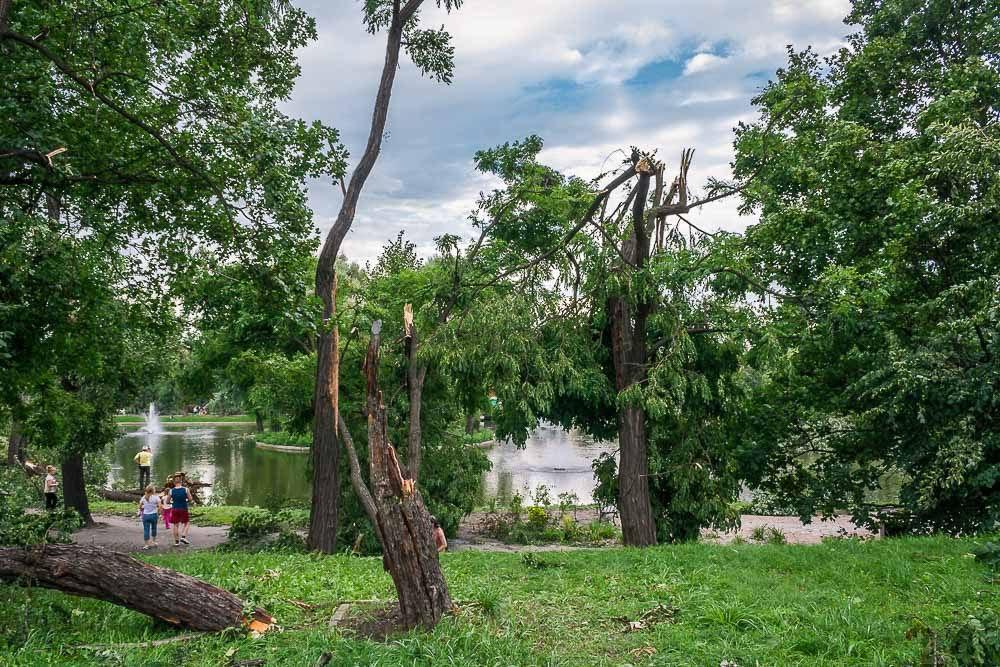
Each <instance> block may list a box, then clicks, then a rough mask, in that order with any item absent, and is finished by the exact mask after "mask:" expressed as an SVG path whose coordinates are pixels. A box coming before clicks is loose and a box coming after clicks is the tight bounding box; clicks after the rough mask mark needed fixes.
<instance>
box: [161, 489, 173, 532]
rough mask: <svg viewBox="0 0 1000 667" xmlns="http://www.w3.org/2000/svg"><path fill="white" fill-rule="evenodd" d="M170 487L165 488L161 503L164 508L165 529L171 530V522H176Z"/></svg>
mask: <svg viewBox="0 0 1000 667" xmlns="http://www.w3.org/2000/svg"><path fill="white" fill-rule="evenodd" d="M170 490H171V487H170V485H167V486H165V487H163V492H162V493H161V494H160V503H161V507H162V508H163V527H164V528H166V529H167V530H170V522H171V521H173V520H174V516H173V511H174V501H173V499H172V498H171V497H170Z"/></svg>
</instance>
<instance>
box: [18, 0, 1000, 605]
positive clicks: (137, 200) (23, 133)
mask: <svg viewBox="0 0 1000 667" xmlns="http://www.w3.org/2000/svg"><path fill="white" fill-rule="evenodd" d="M421 4H422V0H409V1H408V2H404V3H400V2H395V3H394V2H388V1H382V0H375V1H373V2H368V3H365V5H364V9H363V20H364V21H365V23H366V25H367V26H368V27H369V29H370V30H371V32H373V33H380V34H383V35H384V36H385V39H386V44H387V49H386V59H385V63H384V67H383V69H382V74H381V78H380V82H379V89H378V93H377V97H376V101H375V108H374V114H373V118H372V126H371V133H370V136H369V140H368V143H367V145H366V146H365V150H364V152H363V154H362V155H361V156H359V157H358V158H357V159H356V160H355V159H351V160H350V161H349V159H348V155H347V153H346V151H345V149H344V148H343V146H342V145H341V144H340V143H339V139H338V135H337V133H336V131H335V130H333V129H332V128H328V127H325V126H323V125H322V124H320V123H305V122H303V121H299V120H296V119H293V118H289V117H287V116H285V115H284V114H282V113H281V112H280V110H279V109H278V108H277V101H278V100H280V99H283V98H284V97H287V96H288V95H289V94H290V92H291V89H292V85H293V83H294V79H295V75H296V74H297V65H296V62H295V59H294V56H293V55H291V54H293V53H294V51H295V49H296V48H298V47H300V46H303V45H305V44H307V43H309V42H310V41H312V40H314V39H315V38H316V28H315V22H314V21H313V20H312V19H311V18H310V17H308V16H307V15H305V14H304V13H303V12H301V11H300V10H298V9H295V8H292V7H290V6H288V5H286V4H285V3H273V4H271V3H261V4H260V5H259V6H256V8H255V9H254V10H253V11H248V10H246V8H245V7H243V6H242V4H241V3H235V2H227V1H223V2H219V3H213V4H212V5H211V6H208V5H207V4H202V3H195V4H194V5H184V6H181V7H173V6H171V7H169V8H168V7H166V6H165V5H161V4H151V5H148V6H147V5H143V6H141V7H136V8H133V10H132V11H131V12H129V13H128V14H127V15H123V14H121V13H116V12H114V11H112V10H111V9H107V8H104V6H103V5H99V6H94V7H91V8H82V7H80V6H77V4H75V3H65V4H59V5H51V4H48V3H31V2H28V3H13V4H12V3H9V2H3V1H2V0H0V50H2V52H3V53H4V54H5V57H4V58H0V82H2V83H0V90H2V95H0V105H2V106H3V108H2V109H0V114H3V115H4V117H9V118H16V119H17V120H16V122H12V123H10V124H7V125H4V126H2V127H0V218H2V220H3V224H2V225H0V295H2V297H3V299H2V301H0V303H2V306H0V416H2V419H3V422H4V424H5V425H6V430H7V432H8V436H9V437H8V463H10V464H12V466H11V468H10V469H9V470H7V471H5V473H4V475H5V477H4V483H5V485H6V486H7V487H8V490H7V492H6V493H5V494H0V512H2V514H3V516H2V517H0V518H5V519H6V518H8V517H9V518H10V519H11V521H10V522H6V523H5V522H0V525H6V526H7V528H0V537H2V538H3V541H4V543H6V544H13V543H25V542H31V541H32V540H39V539H44V535H45V534H46V531H45V530H44V528H45V526H40V524H39V522H44V521H47V520H48V519H47V518H43V517H39V516H31V515H24V514H23V512H21V508H22V507H23V503H24V502H26V500H25V498H26V497H27V496H26V495H25V494H24V493H22V492H21V491H19V490H16V489H15V486H16V485H17V484H19V483H22V482H19V481H18V480H19V479H20V478H18V477H17V475H18V474H21V470H20V465H19V464H20V463H21V462H23V461H24V460H25V456H26V452H29V451H30V452H31V453H32V455H33V456H34V457H35V459H39V458H44V459H45V460H46V461H51V462H58V463H59V464H60V465H61V466H62V478H63V480H64V491H65V497H66V502H67V504H68V506H70V507H72V508H74V509H76V510H77V511H78V513H79V514H80V515H82V516H83V517H84V518H85V519H89V511H88V508H87V496H86V489H85V486H86V482H87V476H88V475H91V476H92V481H94V480H98V479H100V475H101V472H102V470H101V467H100V465H99V463H98V459H99V452H100V451H101V449H102V448H103V447H105V446H106V445H107V443H108V442H110V441H111V440H112V439H113V437H114V434H115V429H114V424H113V420H112V416H113V413H114V411H115V410H116V409H117V407H119V406H121V405H125V404H128V403H134V402H136V401H140V400H141V401H145V400H146V399H148V398H150V396H149V391H150V387H159V388H160V389H158V390H157V391H159V392H160V394H161V395H160V398H161V399H162V398H163V397H169V395H171V394H172V395H174V396H175V398H176V400H188V399H189V398H198V399H205V398H208V397H209V396H211V395H218V396H220V397H228V398H227V400H229V401H231V402H233V403H235V404H239V405H240V406H242V407H244V408H245V409H247V410H249V411H252V412H253V413H254V414H256V415H258V416H259V421H260V424H261V425H262V426H265V425H269V424H270V423H277V424H280V425H281V427H282V428H284V429H285V430H290V431H293V432H306V431H308V430H311V431H312V433H313V448H312V485H313V493H312V508H311V519H310V521H311V523H310V529H309V544H310V546H311V547H312V548H314V549H316V550H318V551H322V552H326V553H332V552H334V551H335V550H336V548H337V544H338V543H340V544H346V543H352V544H353V543H355V542H356V541H357V540H358V539H359V537H360V538H361V539H368V540H371V541H372V543H373V546H377V544H375V543H376V542H377V543H380V544H381V545H382V547H383V551H384V552H385V553H386V566H387V568H388V569H390V571H391V572H392V574H393V578H394V581H395V582H396V584H397V590H399V591H400V600H403V599H404V598H405V599H407V600H408V601H409V602H407V608H408V609H409V610H410V612H409V615H408V616H407V624H409V625H414V624H417V623H425V624H433V623H434V622H436V620H437V619H438V618H439V617H440V614H441V613H443V612H444V611H445V610H446V608H447V607H448V606H449V605H450V602H449V600H450V598H449V597H448V595H447V588H446V586H445V584H444V580H443V577H442V578H441V580H440V583H439V584H438V583H435V584H434V586H432V587H431V588H433V590H431V589H429V588H425V589H422V590H416V589H415V588H412V587H413V586H416V583H415V582H413V581H410V579H412V577H409V576H407V575H406V573H407V572H409V573H412V572H415V571H417V570H421V568H425V569H424V570H423V571H434V570H436V568H437V565H436V560H437V556H436V552H435V551H434V550H433V549H432V548H431V549H428V548H427V544H426V543H425V542H426V539H425V537H429V535H430V533H429V531H426V532H427V535H426V536H425V535H424V532H425V531H422V530H413V526H415V525H421V526H422V525H423V524H424V523H426V518H427V509H426V508H425V507H424V502H425V501H426V503H427V506H428V507H429V508H430V509H431V510H432V511H434V513H435V514H436V515H437V516H438V517H440V518H441V519H442V523H443V524H444V525H445V527H446V529H448V528H450V527H453V526H454V525H455V524H457V521H458V519H459V518H460V517H461V516H462V514H463V513H465V512H468V511H469V510H470V509H471V503H472V502H473V498H474V494H475V490H476V487H477V485H478V479H479V474H480V473H481V471H482V470H483V468H484V466H485V465H486V463H485V459H484V457H483V456H482V454H481V452H479V451H478V450H476V449H475V448H468V447H464V446H463V445H462V438H461V431H462V425H463V424H464V423H465V421H466V417H467V416H468V415H470V414H475V413H477V412H479V411H482V410H492V416H493V419H494V421H495V423H496V426H497V436H498V437H499V438H511V439H513V440H514V441H515V442H523V441H524V440H525V438H526V437H527V434H528V433H529V431H530V430H531V429H532V428H533V427H534V426H535V424H537V423H538V421H539V420H540V419H546V420H549V421H551V422H554V423H557V424H560V425H562V426H564V427H567V428H578V429H581V430H583V431H585V432H587V433H589V434H591V435H593V436H595V437H598V438H605V439H617V441H618V443H619V456H618V458H617V460H616V459H615V458H613V457H604V458H602V459H601V460H599V461H597V462H595V474H596V475H597V477H598V480H599V486H598V490H597V494H598V495H600V496H601V499H602V500H605V501H613V502H614V503H615V504H616V505H617V506H618V509H619V512H620V516H621V521H622V529H623V539H624V541H625V543H626V544H630V545H635V546H648V545H653V544H656V543H660V542H674V541H684V540H691V539H696V538H697V536H698V533H699V530H700V529H701V528H703V527H706V526H713V527H716V528H727V527H730V526H732V525H733V524H734V523H735V522H736V521H738V519H739V517H738V515H737V514H736V510H735V509H734V505H733V502H732V501H733V500H734V499H735V498H736V496H737V495H738V493H739V490H740V489H741V487H743V486H749V487H751V488H760V489H763V490H766V491H768V492H769V493H773V494H776V496H777V497H779V498H781V499H782V500H783V501H784V502H785V503H787V504H789V505H791V506H792V507H794V509H795V510H796V511H797V512H798V513H799V514H801V515H802V516H803V517H810V516H813V515H816V514H833V513H837V512H844V511H847V512H850V513H852V514H853V515H854V516H855V517H856V519H857V520H858V521H859V522H861V523H863V524H867V525H869V526H873V527H874V526H885V527H886V529H887V531H888V532H890V533H922V532H946V533H952V534H958V533H970V532H978V531H984V530H992V529H994V528H995V526H996V522H997V512H998V503H997V501H998V493H1000V487H998V485H997V481H996V480H997V479H998V476H1000V468H998V465H1000V442H998V437H1000V436H998V435H997V434H998V433H1000V429H998V424H997V420H998V416H997V415H998V401H1000V398H998V396H1000V392H998V391H997V389H998V386H997V385H998V382H1000V368H998V361H997V360H998V353H1000V343H998V337H1000V236H998V235H1000V226H998V225H997V224H996V221H997V216H998V204H1000V187H998V183H997V173H998V169H997V168H998V166H1000V129H998V113H1000V71H998V68H997V62H998V56H1000V43H998V37H997V32H996V31H995V30H992V29H988V28H991V27H992V26H995V25H996V23H997V21H998V17H997V15H996V11H995V8H993V7H991V6H989V5H988V4H982V3H969V4H967V5H963V6H961V7H958V8H956V7H954V6H952V4H953V3H950V2H947V1H945V0H933V1H932V2H929V3H924V4H923V5H922V6H921V7H919V8H917V7H914V6H913V5H912V3H907V2H904V1H903V0H893V1H890V2H882V3H870V2H865V1H862V0H857V1H856V2H854V3H853V7H852V10H851V13H850V15H849V16H848V23H849V24H850V25H851V26H852V29H853V30H854V32H853V33H852V35H851V37H850V38H849V40H848V45H847V46H846V47H845V48H843V49H842V50H841V51H839V52H838V53H837V54H834V55H833V56H831V57H829V58H827V59H821V58H819V57H818V56H817V55H816V54H814V53H813V52H812V51H810V50H809V49H806V50H801V51H799V50H794V49H789V54H788V63H787V65H786V66H785V67H783V68H782V69H780V70H779V71H778V72H776V73H775V75H774V77H773V78H772V80H771V81H770V82H769V83H768V85H767V86H765V88H764V89H763V90H762V91H761V92H760V94H759V95H758V96H757V97H756V98H754V100H753V106H754V110H755V111H756V112H757V114H758V116H759V119H758V120H757V121H755V122H752V123H742V124H740V125H739V126H738V127H737V128H735V139H734V146H735V159H734V162H733V180H732V181H721V180H720V181H711V182H709V183H708V184H707V187H705V188H704V190H701V189H700V187H699V184H693V183H690V182H689V179H688V170H689V167H690V165H691V163H692V161H693V160H695V159H697V152H696V151H695V150H692V149H690V148H687V147H654V146H639V147H634V148H632V149H631V150H630V151H628V152H627V153H626V154H625V158H624V159H623V160H622V161H621V163H620V164H618V165H613V166H612V168H611V169H610V170H609V171H608V172H607V173H605V174H602V175H600V176H599V177H598V178H596V179H594V180H584V179H581V178H578V177H575V176H573V175H570V174H563V173H560V172H558V171H557V170H555V169H553V168H551V167H549V166H547V165H545V164H543V163H542V162H541V161H540V159H539V155H540V152H541V149H542V146H543V142H542V140H541V139H540V138H539V137H536V136H529V137H527V138H524V139H521V140H517V141H512V142H509V143H507V144H504V145H502V146H499V147H496V148H493V149H488V150H483V151H480V152H478V153H477V154H476V155H475V164H476V167H477V168H478V169H479V170H480V171H481V172H483V173H484V174H488V175H490V176H492V177H494V178H495V179H496V180H498V181H499V183H500V185H499V186H498V187H497V188H495V189H493V190H491V191H489V192H484V193H482V195H481V197H480V199H479V202H478V204H477V205H476V206H475V208H474V210H473V212H472V215H471V220H472V222H473V225H474V227H475V230H476V234H475V237H474V238H473V239H471V240H466V239H461V238H458V237H456V236H452V235H447V234H446V235H442V236H441V237H439V238H438V239H437V248H436V252H435V254H434V256H433V257H431V258H429V259H426V260H421V259H420V258H418V257H417V255H416V252H415V248H414V246H413V244H411V243H409V242H408V241H407V240H406V238H405V236H404V235H403V233H400V236H399V237H397V238H396V239H395V240H392V241H390V242H389V243H388V244H387V245H386V246H385V248H384V249H383V253H382V255H381V257H380V258H379V260H378V261H377V262H376V263H375V265H374V266H371V267H365V268H364V269H362V268H360V267H358V266H356V265H352V264H350V263H349V261H348V260H347V259H346V258H343V257H342V256H341V252H340V244H341V242H342V241H343V238H344V236H345V235H346V233H347V232H348V231H349V230H350V229H351V227H352V225H353V222H354V214H355V212H356V210H357V207H358V206H359V205H362V204H359V198H360V195H361V193H362V191H363V188H364V185H365V182H366V180H367V178H368V176H369V174H370V173H371V171H372V169H373V168H375V165H376V160H377V157H378V155H379V153H380V149H381V141H382V138H383V136H384V133H385V124H386V119H387V114H388V112H389V107H390V98H391V93H392V89H393V82H394V77H395V73H396V71H397V69H398V64H399V59H400V54H401V52H403V53H405V54H406V55H408V56H409V57H410V59H411V60H412V61H413V62H414V63H415V64H416V66H417V67H418V68H419V69H420V70H421V71H422V72H423V73H424V74H426V75H428V76H430V77H432V78H434V79H437V80H439V81H442V82H445V83H447V82H448V81H450V79H451V77H452V70H453V65H454V51H453V49H452V47H451V46H450V35H448V33H447V32H446V31H445V30H444V29H443V28H442V29H428V28H425V27H422V26H421V24H420V20H419V15H418V13H417V10H418V9H419V8H420V6H421ZM438 4H444V5H445V6H446V7H447V9H449V10H453V9H459V7H460V5H461V3H460V2H456V1H454V0H444V2H439V3H438ZM178 12H181V13H182V14H183V16H178V15H177V13H178ZM181 19H183V20H181ZM233 27H239V28H240V30H239V31H238V32H239V35H240V37H239V39H235V40H234V39H231V38H230V35H231V29H232V28H233ZM98 29H99V30H98ZM95 31H99V32H100V34H101V35H102V38H101V39H100V40H95V38H94V37H93V35H94V34H95ZM137 45H142V46H143V47H144V48H137ZM647 113H653V112H652V111H648V112H647ZM348 164H351V165H352V167H353V170H352V172H351V175H350V177H348V176H347V171H348ZM309 178H326V179H332V180H334V181H339V182H340V183H341V185H342V188H343V194H344V202H343V207H342V210H341V211H340V214H339V215H338V217H337V220H336V222H335V223H334V225H333V227H332V229H331V231H330V233H329V234H328V236H327V237H326V238H325V239H324V242H323V244H322V246H321V249H320V253H319V255H318V257H317V256H316V254H315V253H316V251H317V246H316V238H315V232H314V230H313V223H312V217H311V212H310V211H309V208H308V206H307V200H306V181H307V179H309ZM723 198H730V199H734V200H736V201H738V202H739V205H740V208H741V212H742V213H745V214H747V215H748V216H754V217H748V218H747V221H748V222H749V223H750V224H749V225H748V226H747V228H746V230H745V231H744V232H742V233H730V232H724V231H714V230H707V229H703V228H701V227H700V226H699V225H698V224H696V223H697V220H696V219H692V216H691V215H690V213H691V212H692V211H694V210H696V209H699V208H701V207H703V206H711V205H713V203H714V202H716V201H718V200H720V199H723ZM376 323H379V325H378V327H381V331H383V332H386V338H385V343H384V344H382V345H381V346H380V345H378V342H379V340H380V337H379V335H378V332H377V331H376V329H377V328H378V327H376V326H375V325H376ZM373 346H374V347H373ZM362 369H364V370H362ZM491 395H492V396H495V397H496V399H497V401H496V406H495V407H494V406H493V405H492V404H491V403H490V402H489V400H488V397H489V396H491ZM220 400H221V399H220ZM390 443H391V444H390ZM342 451H343V452H346V456H345V457H344V458H341V456H340V453H341V452H342ZM365 463H367V464H368V465H367V466H365V465H364V464H365ZM890 477H891V478H892V479H893V480H895V483H898V484H899V493H898V497H897V498H895V499H893V500H891V501H888V502H878V503H877V502H874V501H872V500H871V498H872V494H871V492H872V491H873V490H876V489H878V488H879V487H880V486H881V485H883V484H884V483H885V481H886V480H887V479H889V478H890ZM347 480H350V484H348V483H347ZM390 497H391V498H395V499H396V500H397V501H398V502H396V504H394V505H391V508H390V506H387V505H385V502H386V499H387V498H390ZM397 511H398V512H401V513H402V514H397ZM428 525H429V524H428ZM431 546H433V545H431ZM403 554H405V555H407V557H412V558H416V559H417V560H416V561H405V560H401V557H402V556H401V555H403ZM437 571H438V572H439V570H437ZM11 576H12V575H10V574H7V573H5V572H3V571H0V577H4V578H8V579H9V578H11ZM435 581H437V580H436V579H435ZM408 586H409V587H410V588H407V587H408Z"/></svg>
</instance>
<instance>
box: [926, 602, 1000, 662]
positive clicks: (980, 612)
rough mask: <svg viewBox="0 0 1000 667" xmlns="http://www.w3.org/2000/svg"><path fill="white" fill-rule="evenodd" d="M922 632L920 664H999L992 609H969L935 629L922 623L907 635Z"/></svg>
mask: <svg viewBox="0 0 1000 667" xmlns="http://www.w3.org/2000/svg"><path fill="white" fill-rule="evenodd" d="M920 634H922V635H926V636H927V645H926V647H925V648H924V652H923V656H921V662H920V664H921V665H934V666H935V667H937V666H941V667H953V666H954V667H980V666H982V667H986V666H987V665H1000V616H998V615H997V612H995V611H993V610H992V609H976V610H973V611H969V612H966V613H964V614H963V615H961V616H960V617H959V618H957V619H956V620H955V621H954V622H953V623H951V624H950V625H948V626H946V627H945V628H944V629H943V630H942V631H941V632H935V631H933V630H931V629H930V628H928V627H926V626H923V625H922V624H921V625H920V626H919V627H917V628H915V629H912V630H910V632H909V633H908V636H910V637H912V636H913V635H920Z"/></svg>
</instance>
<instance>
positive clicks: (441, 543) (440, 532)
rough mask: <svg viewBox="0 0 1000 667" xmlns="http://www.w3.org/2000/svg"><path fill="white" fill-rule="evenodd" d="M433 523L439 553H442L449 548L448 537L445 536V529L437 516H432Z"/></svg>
mask: <svg viewBox="0 0 1000 667" xmlns="http://www.w3.org/2000/svg"><path fill="white" fill-rule="evenodd" d="M431 525H432V526H434V544H435V545H436V546H437V550H438V553H441V552H442V551H445V550H447V549H448V538H446V537H445V536H444V529H442V528H441V524H439V523H438V520H437V517H435V516H432V517H431Z"/></svg>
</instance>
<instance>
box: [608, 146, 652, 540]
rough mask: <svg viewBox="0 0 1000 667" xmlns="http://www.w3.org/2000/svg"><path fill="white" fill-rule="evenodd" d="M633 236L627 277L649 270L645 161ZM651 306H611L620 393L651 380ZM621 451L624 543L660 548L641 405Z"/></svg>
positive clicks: (623, 302) (629, 408)
mask: <svg viewBox="0 0 1000 667" xmlns="http://www.w3.org/2000/svg"><path fill="white" fill-rule="evenodd" d="M635 171H636V173H637V174H638V175H639V180H638V183H637V184H636V187H635V190H634V191H633V192H634V194H635V199H634V203H633V205H632V234H631V235H630V236H629V239H628V241H626V243H625V245H624V248H623V254H624V256H625V257H624V259H625V261H626V262H627V263H628V264H629V266H626V267H623V269H624V270H626V271H630V272H631V271H638V270H641V269H642V268H643V265H644V264H645V260H646V257H647V256H648V255H649V235H648V234H649V231H648V229H647V226H646V221H645V218H644V215H643V214H644V211H645V207H646V197H647V195H648V194H649V182H650V178H651V176H652V174H653V173H654V170H653V167H652V165H651V164H649V162H648V161H647V160H646V159H645V158H644V159H642V160H638V161H637V164H636V167H635ZM651 308H652V307H651V305H650V302H649V301H648V300H644V299H641V300H639V302H638V303H637V304H636V305H635V306H634V307H632V306H630V304H629V301H628V299H627V298H626V297H625V296H616V297H612V298H611V299H609V300H608V312H609V314H610V316H611V359H612V362H613V364H614V368H615V388H616V389H617V390H618V392H619V393H621V392H623V391H625V390H627V389H629V388H631V387H633V386H635V385H636V384H638V383H641V382H644V381H645V379H646V373H647V369H646V364H647V358H646V357H647V355H646V320H647V317H648V316H649V313H650V311H651ZM618 446H619V451H620V452H621V458H620V464H619V466H618V512H619V515H620V516H621V521H622V541H623V542H624V543H625V544H626V545H629V546H636V547H645V546H652V545H655V544H656V526H655V524H654V522H653V505H652V502H651V501H650V498H649V461H648V460H647V447H646V412H645V410H643V408H642V406H641V405H636V404H634V403H631V404H628V405H625V406H624V407H622V408H621V409H620V411H619V413H618Z"/></svg>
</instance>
